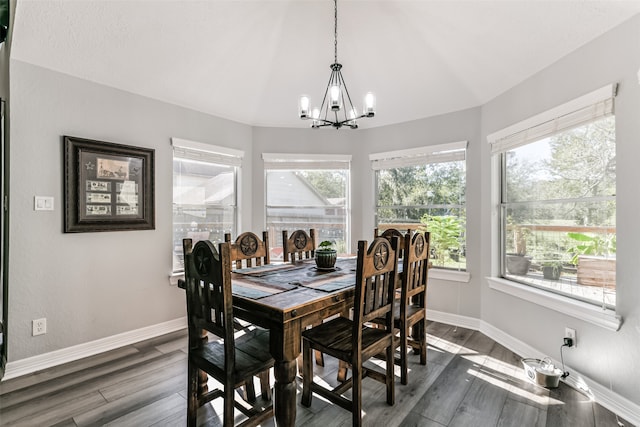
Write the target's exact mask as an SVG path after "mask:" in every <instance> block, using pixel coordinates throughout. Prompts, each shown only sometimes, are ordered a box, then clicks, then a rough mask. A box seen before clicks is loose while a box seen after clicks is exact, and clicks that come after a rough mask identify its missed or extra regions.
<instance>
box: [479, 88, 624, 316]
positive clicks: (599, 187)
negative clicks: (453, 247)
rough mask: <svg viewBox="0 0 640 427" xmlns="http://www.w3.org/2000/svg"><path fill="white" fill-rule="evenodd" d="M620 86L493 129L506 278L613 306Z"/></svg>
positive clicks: (502, 271) (492, 142) (614, 296)
mask: <svg viewBox="0 0 640 427" xmlns="http://www.w3.org/2000/svg"><path fill="white" fill-rule="evenodd" d="M614 92H615V86H607V87H605V88H603V89H601V90H599V91H595V92H593V93H591V94H588V95H585V96H584V97H582V98H579V99H577V100H574V101H572V102H570V103H567V104H565V105H563V106H560V107H557V108H556V109H554V110H551V111H549V112H546V113H543V114H542V115H540V116H536V117H534V118H532V119H530V120H528V121H526V122H523V124H519V125H514V126H513V127H511V128H510V129H507V130H505V131H501V132H500V133H498V134H497V135H496V134H494V135H490V136H489V141H490V142H491V144H492V151H493V152H494V153H496V154H497V155H498V156H499V158H500V165H501V167H500V168H501V200H500V209H501V215H500V218H501V237H502V239H501V240H502V245H501V249H500V258H501V275H502V277H503V278H505V279H508V280H512V281H516V282H520V283H523V284H526V285H530V286H533V287H536V288H540V289H543V290H547V291H550V292H554V293H557V294H561V295H565V296H569V297H571V298H575V299H577V300H581V301H585V302H589V303H593V304H598V305H602V307H603V308H615V303H616V291H615V287H616V138H615V117H614V116H613V95H612V94H613V93H614Z"/></svg>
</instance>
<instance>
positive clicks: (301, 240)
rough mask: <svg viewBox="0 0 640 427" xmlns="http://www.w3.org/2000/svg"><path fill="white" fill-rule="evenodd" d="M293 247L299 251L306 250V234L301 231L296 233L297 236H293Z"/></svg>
mask: <svg viewBox="0 0 640 427" xmlns="http://www.w3.org/2000/svg"><path fill="white" fill-rule="evenodd" d="M293 245H294V246H295V247H296V248H297V249H300V250H302V249H304V247H305V246H307V236H305V235H304V233H303V232H301V231H300V230H298V231H296V233H295V235H294V236H293Z"/></svg>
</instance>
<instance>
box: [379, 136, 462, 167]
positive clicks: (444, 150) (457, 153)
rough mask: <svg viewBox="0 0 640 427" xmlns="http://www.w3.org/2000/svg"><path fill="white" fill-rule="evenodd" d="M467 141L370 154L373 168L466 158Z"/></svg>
mask: <svg viewBox="0 0 640 427" xmlns="http://www.w3.org/2000/svg"><path fill="white" fill-rule="evenodd" d="M466 148H467V141H459V142H451V143H447V144H438V145H431V146H426V147H419V148H411V149H408V150H397V151H388V152H385V153H375V154H371V155H369V160H371V168H372V169H373V170H380V169H392V168H402V167H409V166H418V165H425V164H429V163H444V162H454V161H459V160H465V156H466Z"/></svg>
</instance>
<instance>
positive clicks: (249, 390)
mask: <svg viewBox="0 0 640 427" xmlns="http://www.w3.org/2000/svg"><path fill="white" fill-rule="evenodd" d="M244 399H245V400H246V401H247V402H249V403H255V402H256V388H255V386H254V384H253V378H251V379H249V380H247V382H246V383H245V384H244Z"/></svg>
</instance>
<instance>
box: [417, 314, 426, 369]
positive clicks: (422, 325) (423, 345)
mask: <svg viewBox="0 0 640 427" xmlns="http://www.w3.org/2000/svg"><path fill="white" fill-rule="evenodd" d="M417 326H418V330H419V331H420V341H419V342H420V364H421V365H426V364H427V321H426V319H422V320H421V321H420V322H418V324H417Z"/></svg>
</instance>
